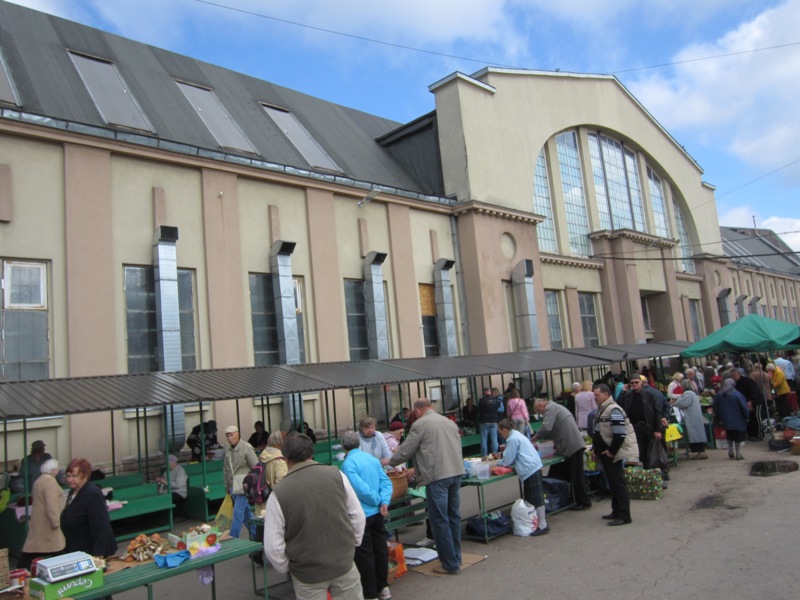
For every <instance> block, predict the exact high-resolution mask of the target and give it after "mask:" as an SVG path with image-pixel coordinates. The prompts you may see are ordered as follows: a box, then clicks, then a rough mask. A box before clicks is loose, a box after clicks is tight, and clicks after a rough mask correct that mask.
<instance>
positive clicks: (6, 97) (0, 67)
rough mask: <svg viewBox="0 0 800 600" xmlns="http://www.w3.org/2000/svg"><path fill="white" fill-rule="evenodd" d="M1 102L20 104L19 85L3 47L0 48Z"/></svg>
mask: <svg viewBox="0 0 800 600" xmlns="http://www.w3.org/2000/svg"><path fill="white" fill-rule="evenodd" d="M0 102H5V103H7V104H13V105H14V106H19V104H20V102H19V94H18V93H17V87H16V86H15V85H14V80H13V79H12V77H11V69H9V68H8V63H6V59H5V57H4V56H3V51H2V49H0Z"/></svg>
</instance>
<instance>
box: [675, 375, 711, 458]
mask: <svg viewBox="0 0 800 600" xmlns="http://www.w3.org/2000/svg"><path fill="white" fill-rule="evenodd" d="M670 404H672V405H673V406H677V407H678V408H679V409H681V412H682V413H683V423H684V425H685V427H686V436H687V437H688V438H689V450H690V451H691V452H694V456H692V457H691V459H692V460H703V459H705V458H708V454H706V440H707V438H706V420H705V418H704V417H703V410H702V408H701V407H700V397H699V396H698V395H697V394H695V393H694V392H693V391H691V390H686V391H685V392H683V393H682V394H681V395H680V396H678V397H677V398H673V399H670Z"/></svg>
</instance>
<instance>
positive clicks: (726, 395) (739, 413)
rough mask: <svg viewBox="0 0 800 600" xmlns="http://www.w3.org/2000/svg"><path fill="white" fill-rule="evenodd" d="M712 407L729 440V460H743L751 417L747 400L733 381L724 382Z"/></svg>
mask: <svg viewBox="0 0 800 600" xmlns="http://www.w3.org/2000/svg"><path fill="white" fill-rule="evenodd" d="M712 407H713V410H714V415H715V416H716V418H717V419H718V420H719V422H720V423H722V427H723V428H724V429H725V434H726V437H727V438H728V458H731V459H732V458H735V459H736V460H743V459H744V457H743V456H742V453H741V446H742V442H743V441H744V440H745V436H746V432H747V419H748V417H749V416H750V415H749V412H748V410H747V400H745V399H744V396H742V394H741V393H740V392H738V391H737V390H736V382H735V381H734V380H733V379H726V380H724V381H723V382H722V388H721V389H720V391H719V393H718V394H717V395H716V396H714V402H713V403H712Z"/></svg>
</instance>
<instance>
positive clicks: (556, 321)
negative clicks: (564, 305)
mask: <svg viewBox="0 0 800 600" xmlns="http://www.w3.org/2000/svg"><path fill="white" fill-rule="evenodd" d="M544 302H545V307H546V308H547V327H548V329H549V330H550V345H551V347H552V348H553V350H560V349H561V348H563V347H564V339H563V337H562V333H561V312H560V307H559V304H558V292H554V291H551V290H545V292H544Z"/></svg>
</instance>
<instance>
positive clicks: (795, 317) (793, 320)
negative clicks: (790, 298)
mask: <svg viewBox="0 0 800 600" xmlns="http://www.w3.org/2000/svg"><path fill="white" fill-rule="evenodd" d="M792 322H794V323H797V324H800V320H798V319H797V307H796V306H793V307H792Z"/></svg>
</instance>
